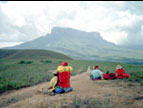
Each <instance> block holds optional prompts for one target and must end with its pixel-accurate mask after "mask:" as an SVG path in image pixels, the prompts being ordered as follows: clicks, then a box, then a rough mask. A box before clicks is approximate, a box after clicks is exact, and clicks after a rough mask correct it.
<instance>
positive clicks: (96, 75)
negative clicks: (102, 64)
mask: <svg viewBox="0 0 143 108" xmlns="http://www.w3.org/2000/svg"><path fill="white" fill-rule="evenodd" d="M102 74H103V72H101V71H100V70H99V69H98V66H95V67H94V70H93V71H92V72H91V75H90V78H91V79H92V80H98V79H101V78H102Z"/></svg>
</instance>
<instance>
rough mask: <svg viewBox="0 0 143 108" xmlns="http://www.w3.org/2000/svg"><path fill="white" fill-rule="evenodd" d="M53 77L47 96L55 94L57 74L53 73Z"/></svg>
mask: <svg viewBox="0 0 143 108" xmlns="http://www.w3.org/2000/svg"><path fill="white" fill-rule="evenodd" d="M53 74H54V77H53V78H52V79H51V81H50V87H49V88H48V94H49V95H54V94H55V89H56V87H57V83H58V74H57V72H53Z"/></svg>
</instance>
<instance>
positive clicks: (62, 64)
mask: <svg viewBox="0 0 143 108" xmlns="http://www.w3.org/2000/svg"><path fill="white" fill-rule="evenodd" d="M59 66H68V63H67V62H65V61H64V62H62V63H60V64H59Z"/></svg>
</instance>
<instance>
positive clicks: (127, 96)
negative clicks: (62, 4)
mask: <svg viewBox="0 0 143 108" xmlns="http://www.w3.org/2000/svg"><path fill="white" fill-rule="evenodd" d="M90 72H91V70H90V68H89V67H88V69H87V72H85V73H82V74H78V75H76V76H72V77H71V87H72V88H73V91H72V92H69V93H65V94H56V95H55V96H48V95H44V94H42V93H37V90H39V89H40V88H44V89H45V90H46V89H47V88H48V87H49V82H46V83H41V84H39V85H36V86H33V87H28V88H23V89H20V90H13V91H10V92H7V93H4V94H2V95H1V96H0V107H1V108H40V107H43V106H46V107H48V106H52V108H53V107H54V106H55V107H59V106H61V103H63V104H68V103H71V102H72V101H73V99H74V98H75V97H78V98H80V99H87V98H88V97H90V98H94V99H97V100H98V101H108V102H109V103H110V106H111V107H112V108H122V107H124V108H143V99H142V98H141V99H139V95H140V96H141V95H143V89H142V87H141V86H140V85H138V84H134V85H132V86H129V84H128V83H125V82H123V81H121V82H120V83H117V82H116V81H115V80H108V81H107V80H98V81H92V80H90V77H89V75H90ZM137 97H138V98H137Z"/></svg>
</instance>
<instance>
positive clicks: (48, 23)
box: [0, 1, 143, 45]
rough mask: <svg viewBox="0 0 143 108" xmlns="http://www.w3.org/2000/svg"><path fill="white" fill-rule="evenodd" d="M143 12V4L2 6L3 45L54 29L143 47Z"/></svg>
mask: <svg viewBox="0 0 143 108" xmlns="http://www.w3.org/2000/svg"><path fill="white" fill-rule="evenodd" d="M142 9H143V2H142V1H138V2H135V1H108V2H105V1H42V2H41V1H34V2H33V1H9V2H6V3H0V19H1V20H0V44H2V42H3V43H4V42H7V43H8V42H9V43H10V42H13V43H15V42H16V43H21V42H26V41H30V40H32V39H35V38H38V37H40V36H44V35H46V34H47V33H50V31H51V29H52V28H53V27H54V26H62V27H72V28H75V29H79V30H84V31H97V32H99V33H100V34H101V35H102V37H103V38H104V39H106V40H108V41H111V42H114V43H117V44H129V45H130V44H133V45H136V44H138V42H139V43H140V44H141V41H142V40H143V39H142V34H143V31H142V29H143V25H142V20H143V14H142ZM135 35H136V37H135ZM133 39H134V40H135V41H134V43H133V42H132V40H133ZM5 45H8V44H5ZM9 45H12V44H9Z"/></svg>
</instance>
